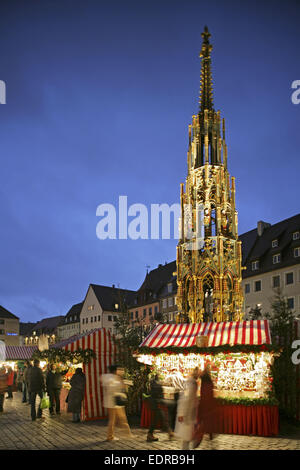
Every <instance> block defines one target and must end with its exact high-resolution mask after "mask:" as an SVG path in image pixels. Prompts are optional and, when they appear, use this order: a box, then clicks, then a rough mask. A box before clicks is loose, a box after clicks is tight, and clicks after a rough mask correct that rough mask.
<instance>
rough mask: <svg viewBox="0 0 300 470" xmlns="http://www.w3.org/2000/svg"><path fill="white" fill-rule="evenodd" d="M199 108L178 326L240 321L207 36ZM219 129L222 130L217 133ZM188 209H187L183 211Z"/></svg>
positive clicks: (237, 251) (237, 270) (180, 258)
mask: <svg viewBox="0 0 300 470" xmlns="http://www.w3.org/2000/svg"><path fill="white" fill-rule="evenodd" d="M202 37H203V45H202V49H201V53H200V57H201V58H202V70H201V88H200V109H199V113H198V114H197V115H195V116H193V120H192V124H191V125H190V126H189V149H188V175H187V178H186V185H185V190H184V185H183V184H182V185H181V220H180V227H181V233H180V240H179V243H178V246H177V283H178V291H177V307H178V312H179V313H178V317H177V321H178V322H184V321H187V319H189V321H190V322H192V323H195V322H201V321H226V320H241V319H242V318H243V292H242V287H241V281H242V275H241V272H242V266H241V242H240V241H239V240H238V227H237V211H236V209H235V179H234V178H233V177H232V178H231V184H230V175H229V172H228V169H227V146H226V142H225V121H224V119H223V120H222V126H221V117H220V112H219V111H217V112H216V111H215V110H214V109H213V94H212V76H211V69H210V65H211V58H210V54H211V50H212V45H211V44H210V43H209V37H210V34H209V32H208V30H207V28H205V30H204V32H203V33H202ZM221 127H222V130H221ZM187 209H188V210H187Z"/></svg>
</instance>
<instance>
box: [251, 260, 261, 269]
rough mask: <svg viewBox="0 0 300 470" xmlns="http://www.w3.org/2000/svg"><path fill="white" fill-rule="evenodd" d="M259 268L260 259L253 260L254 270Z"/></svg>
mask: <svg viewBox="0 0 300 470" xmlns="http://www.w3.org/2000/svg"><path fill="white" fill-rule="evenodd" d="M257 269H259V261H258V260H257V261H252V271H256V270H257Z"/></svg>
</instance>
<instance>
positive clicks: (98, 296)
mask: <svg viewBox="0 0 300 470" xmlns="http://www.w3.org/2000/svg"><path fill="white" fill-rule="evenodd" d="M135 294H136V292H135V291H131V290H126V289H119V288H116V287H115V286H112V287H109V286H101V285H97V284H90V286H89V288H88V291H87V294H86V296H85V299H84V302H83V305H82V309H81V313H80V333H87V332H89V331H91V330H94V329H96V328H106V329H107V330H108V331H110V332H111V333H112V334H115V333H116V329H115V321H116V320H117V318H118V315H119V314H120V313H121V312H123V311H124V310H125V309H127V307H128V306H129V305H131V304H132V303H133V298H134V296H135Z"/></svg>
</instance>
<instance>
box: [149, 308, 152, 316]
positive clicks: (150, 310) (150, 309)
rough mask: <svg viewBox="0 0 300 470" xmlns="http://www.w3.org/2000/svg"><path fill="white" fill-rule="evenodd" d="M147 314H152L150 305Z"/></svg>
mask: <svg viewBox="0 0 300 470" xmlns="http://www.w3.org/2000/svg"><path fill="white" fill-rule="evenodd" d="M149 315H152V307H149Z"/></svg>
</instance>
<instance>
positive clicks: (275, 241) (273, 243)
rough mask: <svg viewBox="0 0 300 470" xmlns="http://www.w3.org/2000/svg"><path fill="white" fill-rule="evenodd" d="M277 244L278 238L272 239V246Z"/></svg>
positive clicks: (274, 246)
mask: <svg viewBox="0 0 300 470" xmlns="http://www.w3.org/2000/svg"><path fill="white" fill-rule="evenodd" d="M276 246H278V240H277V239H276V240H272V248H276Z"/></svg>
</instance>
